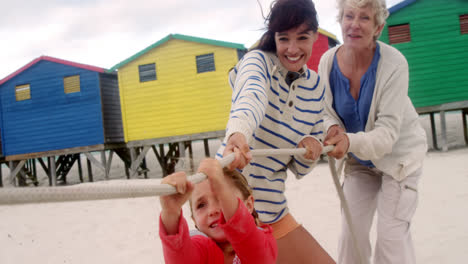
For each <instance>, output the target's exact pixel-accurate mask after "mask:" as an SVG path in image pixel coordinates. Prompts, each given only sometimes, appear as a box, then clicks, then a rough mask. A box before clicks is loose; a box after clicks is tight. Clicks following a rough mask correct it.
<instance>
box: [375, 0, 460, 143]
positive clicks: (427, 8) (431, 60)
mask: <svg viewBox="0 0 468 264" xmlns="http://www.w3.org/2000/svg"><path fill="white" fill-rule="evenodd" d="M389 12H390V16H389V18H388V19H387V24H386V26H385V28H384V30H383V32H382V36H381V37H380V40H382V41H383V42H386V43H389V44H391V45H393V46H394V47H395V48H397V49H398V50H400V51H401V53H403V55H405V57H406V59H407V60H408V64H409V73H410V82H409V96H410V98H411V100H412V102H413V104H414V106H415V107H416V109H417V111H418V112H419V113H420V114H430V117H431V123H432V132H433V133H432V134H433V135H432V138H433V144H434V147H435V148H437V141H436V138H437V136H436V133H435V124H434V113H440V121H441V128H442V142H441V146H442V149H443V150H447V140H446V134H445V112H446V111H454V110H456V111H460V110H461V111H462V113H463V114H462V119H463V123H464V124H463V125H464V134H465V141H466V142H467V143H468V137H467V124H466V115H467V114H468V70H467V67H466V66H465V63H466V61H467V60H468V48H467V47H468V1H466V0H406V1H402V2H400V3H399V4H397V5H395V6H393V7H391V8H390V9H389Z"/></svg>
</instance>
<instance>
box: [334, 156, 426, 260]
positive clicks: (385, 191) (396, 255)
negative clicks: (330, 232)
mask: <svg viewBox="0 0 468 264" xmlns="http://www.w3.org/2000/svg"><path fill="white" fill-rule="evenodd" d="M421 174H422V168H420V169H418V170H417V171H416V172H414V173H412V174H411V175H409V176H408V177H407V178H405V179H404V180H403V181H401V182H398V181H396V180H395V179H394V178H393V177H392V176H390V175H387V174H385V173H383V172H381V171H380V170H378V169H375V168H368V167H366V166H363V165H361V164H359V163H358V162H357V161H356V160H355V159H350V160H348V161H347V163H346V167H345V175H346V177H345V180H344V183H343V191H344V194H345V197H346V200H347V202H348V205H349V208H350V212H351V219H352V222H353V225H354V230H355V232H356V236H357V241H358V243H359V248H360V251H361V255H363V257H364V259H365V260H366V262H365V264H368V263H371V255H372V251H371V248H372V247H371V243H370V239H369V233H370V229H371V226H372V221H373V219H374V215H375V213H376V212H377V242H376V245H375V251H374V262H373V263H375V264H390V263H392V264H415V263H416V258H415V253H414V248H413V241H412V238H411V232H410V227H411V220H412V218H413V215H414V212H415V211H416V207H417V204H418V191H417V189H418V181H419V178H420V176H421ZM341 230H342V231H341V236H340V240H339V245H338V264H357V263H359V261H358V257H357V255H356V251H355V249H354V245H353V240H352V237H351V235H350V232H349V228H348V224H347V222H346V219H345V218H344V214H342V229H341ZM363 264H364V263H363Z"/></svg>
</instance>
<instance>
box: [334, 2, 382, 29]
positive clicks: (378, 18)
mask: <svg viewBox="0 0 468 264" xmlns="http://www.w3.org/2000/svg"><path fill="white" fill-rule="evenodd" d="M337 3H338V17H337V20H338V23H340V24H341V20H342V19H343V12H344V8H345V5H346V4H348V5H350V6H352V7H357V8H361V7H370V8H371V9H372V10H373V11H374V12H375V22H376V23H377V25H378V26H381V25H383V24H385V20H386V19H387V17H388V15H389V13H388V10H387V4H386V3H385V0H337Z"/></svg>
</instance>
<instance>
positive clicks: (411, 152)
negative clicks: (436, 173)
mask: <svg viewBox="0 0 468 264" xmlns="http://www.w3.org/2000/svg"><path fill="white" fill-rule="evenodd" d="M378 43H379V45H380V60H379V63H378V66H377V73H376V80H375V89H374V94H373V98H372V102H371V105H370V110H369V116H368V118H367V124H366V127H365V131H364V132H358V133H347V136H348V138H349V143H350V145H349V149H348V152H352V153H354V154H355V155H356V156H357V157H358V158H360V159H362V160H370V161H372V163H373V164H374V165H375V166H376V168H377V169H379V170H381V171H383V172H384V173H386V174H389V175H391V176H392V177H393V178H395V179H396V180H398V181H401V180H403V179H404V178H405V177H406V176H408V175H409V174H411V173H413V172H414V171H416V170H417V169H418V168H420V167H422V163H423V159H424V157H425V154H426V151H427V142H426V133H425V131H424V129H423V128H422V127H421V125H420V124H419V121H418V114H417V113H416V110H415V109H414V106H413V104H412V103H411V100H410V98H409V97H408V81H409V74H408V62H407V61H406V59H405V57H404V56H403V55H402V54H401V53H400V52H399V51H398V50H397V49H395V48H393V47H392V46H389V45H387V44H385V43H383V42H380V41H378ZM338 48H339V47H335V48H333V49H330V50H329V51H327V52H326V53H325V54H323V56H322V58H321V60H320V65H319V76H320V77H321V78H322V81H323V82H324V83H325V85H326V86H327V88H326V91H325V113H324V128H325V131H328V129H329V128H330V126H332V125H335V124H338V125H340V126H341V127H343V128H344V125H343V123H342V122H341V120H340V118H339V117H338V115H337V113H336V112H335V110H334V109H333V107H332V103H333V95H332V93H331V90H330V83H329V76H330V72H331V68H332V65H333V58H334V56H335V53H336V51H337V50H338Z"/></svg>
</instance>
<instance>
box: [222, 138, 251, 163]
mask: <svg viewBox="0 0 468 264" xmlns="http://www.w3.org/2000/svg"><path fill="white" fill-rule="evenodd" d="M233 152H234V153H235V156H236V157H235V158H234V161H233V162H231V164H230V165H229V166H228V167H227V168H228V169H229V170H231V171H232V170H234V169H236V168H237V169H243V168H244V167H245V166H246V165H247V164H249V162H250V160H251V159H252V154H251V153H250V148H249V145H248V144H247V140H246V138H245V136H244V135H243V134H242V133H234V134H232V135H231V136H230V137H229V139H228V142H227V143H226V147H225V148H224V152H223V157H226V156H227V155H229V154H231V153H233Z"/></svg>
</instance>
